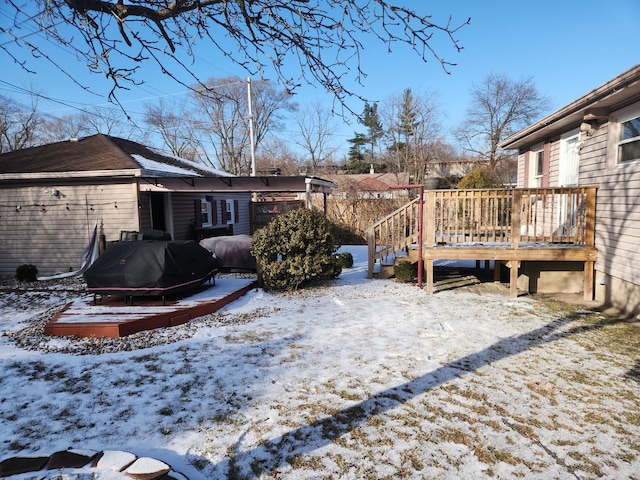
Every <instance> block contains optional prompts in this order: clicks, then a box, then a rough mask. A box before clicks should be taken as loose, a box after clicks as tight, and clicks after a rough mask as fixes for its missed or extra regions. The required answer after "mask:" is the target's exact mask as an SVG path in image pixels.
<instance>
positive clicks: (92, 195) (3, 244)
mask: <svg viewBox="0 0 640 480" xmlns="http://www.w3.org/2000/svg"><path fill="white" fill-rule="evenodd" d="M52 190H55V191H58V192H60V193H59V195H57V196H54V195H52V194H51V191H52ZM17 207H20V208H19V209H18V208H17ZM0 218H1V219H2V220H1V221H0V275H3V276H7V275H9V276H10V275H13V274H15V269H16V267H18V266H19V265H21V264H23V263H32V264H34V265H35V266H36V267H37V268H38V270H39V272H40V274H42V275H50V274H54V273H61V272H66V271H72V270H76V269H77V268H78V267H79V266H80V261H81V257H82V252H83V251H84V249H85V248H86V246H87V244H88V242H89V238H90V235H91V232H92V230H93V226H94V224H95V222H98V231H99V233H101V234H104V235H105V237H106V239H107V241H109V240H117V239H118V238H119V237H120V231H121V230H138V202H137V190H136V186H135V184H127V183H121V184H96V185H72V186H70V185H40V186H31V187H19V188H2V189H0Z"/></svg>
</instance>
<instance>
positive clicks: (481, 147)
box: [455, 73, 550, 169]
mask: <svg viewBox="0 0 640 480" xmlns="http://www.w3.org/2000/svg"><path fill="white" fill-rule="evenodd" d="M549 106H550V101H549V99H548V98H547V97H545V96H543V95H541V94H540V93H539V92H538V90H537V89H536V87H535V85H534V83H533V79H532V78H525V79H523V80H519V81H514V80H511V79H509V78H507V77H506V76H505V75H498V74H494V73H492V74H490V75H488V76H487V77H486V78H485V79H484V80H483V82H482V83H480V84H474V85H473V87H472V89H471V105H470V106H469V108H468V109H467V112H466V118H465V120H464V122H463V123H462V124H461V125H460V126H459V127H458V128H457V129H456V131H455V136H456V139H457V140H458V142H459V143H460V146H461V147H462V148H463V149H464V150H466V151H467V152H469V153H471V154H472V155H474V156H478V157H480V158H481V159H482V160H485V161H487V162H488V164H489V167H490V168H492V169H493V168H496V167H497V164H498V163H499V162H500V161H501V157H502V156H503V155H502V153H501V152H499V151H498V144H499V143H500V142H501V141H502V140H504V139H505V138H507V137H509V136H510V135H511V134H513V133H515V132H517V131H518V130H520V129H522V128H524V127H525V126H527V125H529V124H531V123H532V122H533V121H535V120H537V119H538V117H539V116H540V114H541V113H542V112H544V111H545V110H547V109H548V108H549Z"/></svg>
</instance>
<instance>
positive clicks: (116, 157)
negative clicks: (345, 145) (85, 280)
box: [0, 134, 335, 276]
mask: <svg viewBox="0 0 640 480" xmlns="http://www.w3.org/2000/svg"><path fill="white" fill-rule="evenodd" d="M333 187H335V185H334V184H332V183H331V182H329V181H326V180H323V179H319V178H316V177H276V176H266V177H238V176H233V175H230V174H228V173H226V172H223V171H220V170H217V169H214V168H211V167H208V166H206V165H204V164H200V163H194V162H190V161H188V160H184V159H181V158H177V157H174V156H171V155H169V154H167V153H162V152H160V151H158V150H155V149H152V148H149V147H146V146H144V145H141V144H139V143H136V142H133V141H130V140H124V139H121V138H116V137H112V136H108V135H102V134H97V135H93V136H90V137H86V138H83V139H72V140H69V141H64V142H57V143H52V144H48V145H42V146H39V147H33V148H28V149H23V150H16V151H13V152H8V153H4V154H2V155H0V276H10V275H14V274H15V272H16V268H17V267H18V266H20V265H22V264H33V265H35V266H36V267H37V268H38V271H39V273H40V274H41V275H50V274H54V273H61V272H67V271H75V270H76V269H78V267H79V265H80V263H81V258H82V255H83V252H84V250H85V248H86V247H87V245H88V243H89V241H90V238H91V236H92V233H93V230H94V226H95V225H96V224H97V231H98V233H99V235H100V236H101V237H102V239H103V240H104V242H105V243H107V244H108V243H110V242H114V241H118V240H120V239H131V237H134V238H135V237H136V236H137V237H138V238H139V237H140V236H142V237H143V238H144V235H145V234H146V235H147V238H149V237H153V236H155V235H156V234H157V232H167V233H168V235H169V236H170V238H171V239H173V240H187V239H194V240H198V239H201V238H205V237H208V236H214V235H231V234H250V233H251V224H250V217H251V214H250V212H251V210H250V207H251V197H252V194H253V193H254V192H263V191H264V192H269V191H275V192H280V191H281V192H302V193H304V194H306V196H307V204H308V205H310V204H311V196H312V194H313V193H321V194H323V195H325V196H326V195H327V194H329V193H331V190H332V188H333Z"/></svg>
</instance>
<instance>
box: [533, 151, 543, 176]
mask: <svg viewBox="0 0 640 480" xmlns="http://www.w3.org/2000/svg"><path fill="white" fill-rule="evenodd" d="M535 155H536V164H535V168H536V172H535V176H536V177H541V176H542V172H543V168H544V151H542V150H540V151H539V152H536V153H535Z"/></svg>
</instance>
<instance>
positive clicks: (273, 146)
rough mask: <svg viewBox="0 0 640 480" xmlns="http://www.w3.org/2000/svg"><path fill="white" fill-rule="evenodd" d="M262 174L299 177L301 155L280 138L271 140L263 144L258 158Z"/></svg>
mask: <svg viewBox="0 0 640 480" xmlns="http://www.w3.org/2000/svg"><path fill="white" fill-rule="evenodd" d="M256 163H257V167H258V172H260V174H265V173H266V174H276V175H298V174H299V173H300V168H301V161H300V155H299V154H297V153H296V152H294V151H293V150H292V149H291V148H290V147H289V142H287V141H285V140H283V139H279V138H269V139H268V140H266V141H264V142H263V143H262V146H261V147H260V153H259V154H258V155H257V156H256Z"/></svg>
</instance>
